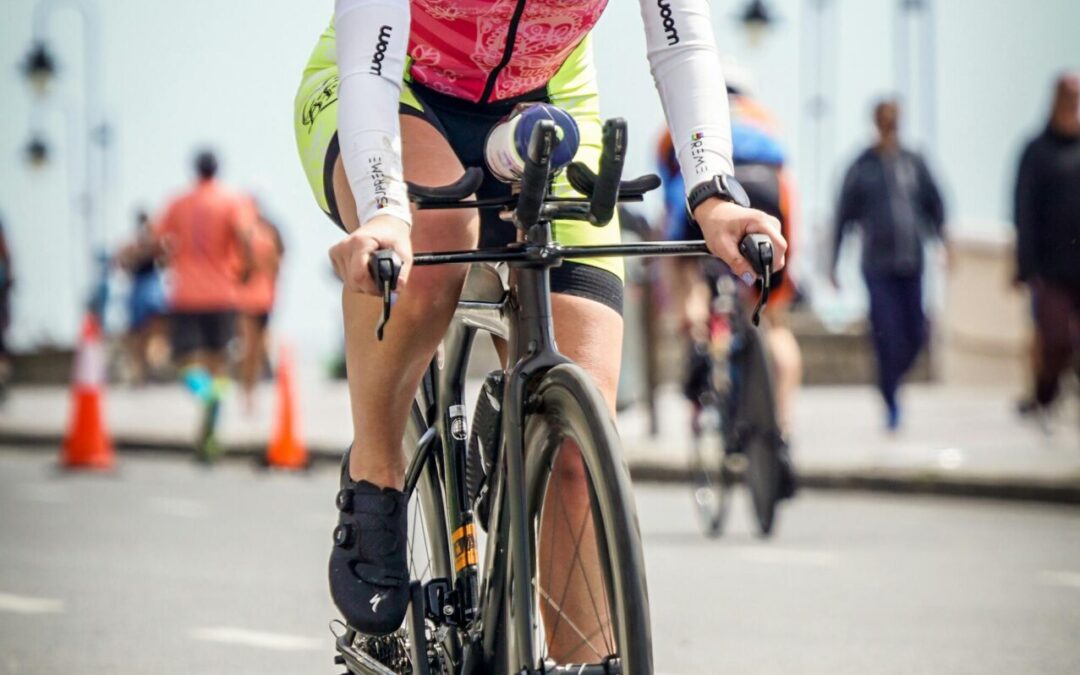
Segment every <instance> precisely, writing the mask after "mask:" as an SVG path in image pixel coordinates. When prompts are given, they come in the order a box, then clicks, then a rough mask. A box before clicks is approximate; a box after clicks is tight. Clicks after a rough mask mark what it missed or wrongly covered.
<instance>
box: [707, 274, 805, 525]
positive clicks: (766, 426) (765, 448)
mask: <svg viewBox="0 0 1080 675" xmlns="http://www.w3.org/2000/svg"><path fill="white" fill-rule="evenodd" d="M712 263H715V264H712ZM703 268H705V269H703V271H704V273H705V274H706V276H707V277H708V278H709V279H710V280H711V281H713V296H712V302H711V303H710V311H709V339H708V342H707V343H706V345H705V348H706V349H707V353H706V354H703V355H702V356H704V357H705V358H704V359H701V360H699V362H698V363H697V364H696V365H692V366H691V367H692V368H699V369H700V372H698V373H692V374H691V379H692V381H693V380H694V379H696V380H697V381H698V382H699V383H700V384H699V385H698V387H697V388H698V391H696V392H694V397H693V400H692V408H693V409H692V416H691V430H692V435H693V460H692V463H691V466H692V473H693V480H692V482H691V485H692V489H693V496H694V504H695V506H696V507H697V511H698V515H699V516H700V518H699V520H700V522H701V525H702V528H703V529H704V531H705V533H706V534H707V535H709V536H719V535H720V534H721V533H722V531H723V527H724V521H725V519H726V516H727V513H728V510H729V506H730V504H731V499H732V495H733V492H734V488H735V486H736V485H737V484H739V483H745V485H746V487H747V491H748V492H749V494H750V501H751V503H752V505H753V512H754V516H755V519H756V521H757V526H758V531H759V532H760V534H761V535H762V536H769V535H770V534H772V532H773V528H774V527H775V524H776V507H777V504H778V503H779V501H780V500H781V498H782V496H783V489H782V487H781V484H782V481H784V480H791V479H792V477H791V475H790V473H788V475H787V476H786V477H785V472H790V466H787V467H785V466H784V465H783V464H782V462H786V461H788V460H787V457H786V455H785V454H784V453H785V447H784V440H783V436H782V434H781V432H780V427H779V424H778V422H777V414H776V401H775V398H774V386H773V375H772V371H771V361H770V359H769V355H768V347H767V346H766V344H765V341H764V340H763V339H762V336H761V333H760V332H759V331H757V330H756V329H755V328H756V327H757V325H758V321H759V318H760V312H761V304H762V303H763V302H765V301H767V298H768V293H769V290H770V289H769V286H768V284H769V278H768V276H765V277H763V278H762V280H760V281H759V282H758V283H760V284H761V285H762V290H761V293H762V295H761V300H760V301H759V305H758V308H757V309H755V310H754V312H753V320H752V321H751V319H749V318H748V312H747V309H746V307H745V303H744V300H743V294H742V293H741V292H740V289H739V288H738V283H737V282H736V280H735V278H734V277H733V276H732V275H731V274H730V272H728V271H727V268H726V266H724V265H723V263H720V261H714V260H708V261H704V264H703ZM751 323H752V324H753V325H751Z"/></svg>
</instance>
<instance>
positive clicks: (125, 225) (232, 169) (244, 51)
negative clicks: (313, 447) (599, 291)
mask: <svg viewBox="0 0 1080 675" xmlns="http://www.w3.org/2000/svg"><path fill="white" fill-rule="evenodd" d="M898 2H899V0H896V1H894V0H825V1H824V3H823V4H824V5H825V6H826V15H825V16H826V18H825V22H824V23H825V24H826V28H825V31H826V34H825V42H826V43H827V44H828V45H829V50H830V51H829V53H830V58H829V66H828V68H827V73H826V77H825V81H826V82H827V84H828V90H827V92H826V95H827V104H828V110H829V115H828V116H827V117H826V118H825V119H826V121H825V124H824V125H823V127H822V129H823V133H822V136H821V138H822V141H823V151H822V153H821V156H822V160H823V161H822V165H823V167H824V171H823V172H822V173H821V176H820V177H817V178H815V176H814V175H813V170H814V162H813V160H812V156H813V155H812V151H813V147H814V145H813V138H814V137H815V135H814V134H813V133H812V131H813V127H812V126H811V120H810V117H809V114H808V110H809V106H808V100H809V96H810V92H811V88H810V87H811V85H810V81H811V75H812V73H813V69H812V67H811V65H810V64H811V63H813V60H812V55H813V51H814V41H813V40H812V39H811V35H812V31H811V28H812V26H813V23H812V21H811V20H810V15H809V11H810V8H811V7H812V6H814V5H816V4H818V0H773V1H772V2H771V3H770V5H771V6H772V7H773V8H774V9H775V11H776V13H777V14H778V15H779V17H780V23H779V24H778V25H777V26H776V27H775V28H774V30H772V31H771V32H770V33H769V34H767V35H765V36H764V38H763V39H762V41H761V42H760V44H758V45H757V46H752V45H751V44H750V43H749V41H748V40H747V39H746V36H745V35H744V34H743V32H742V29H741V28H740V27H739V26H738V25H737V23H736V22H735V20H734V16H735V14H736V13H737V11H738V9H740V8H741V7H742V6H743V5H744V4H745V0H739V1H738V2H735V1H730V2H726V1H715V2H713V3H712V7H713V23H714V26H715V30H716V35H717V39H718V42H719V44H720V50H721V52H722V53H723V54H725V55H728V56H730V57H734V58H735V59H736V60H737V61H738V62H739V63H740V64H741V65H743V66H744V67H746V68H748V69H749V70H750V71H752V73H753V80H754V82H755V91H756V92H757V94H758V96H759V98H760V99H761V100H762V101H763V102H765V103H766V104H767V105H768V106H770V107H771V108H772V109H773V111H774V112H775V113H776V114H777V116H778V117H779V118H780V120H781V122H782V124H783V126H784V130H785V141H786V145H787V147H788V149H789V153H790V157H791V161H792V166H793V168H794V170H795V172H796V177H797V179H798V180H799V182H800V185H801V187H802V191H803V193H804V199H803V201H804V205H805V206H806V209H805V211H806V214H805V215H806V222H807V225H806V232H805V233H804V235H803V241H804V242H811V241H813V240H816V239H820V238H821V237H822V236H823V233H824V232H825V230H824V229H823V228H822V227H821V223H822V222H823V218H827V216H828V208H829V204H830V203H831V202H832V200H833V198H834V195H835V191H836V177H837V174H838V173H840V172H841V171H842V170H843V168H844V163H845V162H846V161H848V160H849V159H850V158H851V157H852V156H853V155H854V154H855V153H856V152H857V151H858V150H859V149H860V147H861V146H862V145H864V144H865V143H866V142H867V141H868V140H869V135H870V126H869V122H868V117H869V106H870V103H871V101H872V100H873V99H874V98H875V97H876V96H878V95H881V94H883V93H888V92H891V91H895V90H897V89H898V88H899V85H898V82H897V72H898V70H899V68H898V66H897V63H896V59H895V58H894V38H895V36H896V35H897V33H898V30H897V13H896V6H897V5H898ZM33 5H34V3H33V2H30V1H29V0H3V2H2V3H0V100H2V101H4V112H3V124H2V125H0V217H2V218H3V221H4V225H5V228H6V231H7V233H8V237H9V239H10V241H11V244H12V247H13V249H14V255H15V265H16V271H17V275H18V284H19V285H18V288H17V293H16V296H15V298H14V302H15V323H14V327H13V330H12V336H11V337H12V340H13V342H14V343H15V345H16V346H18V347H27V346H30V345H33V344H38V343H41V342H45V341H50V340H51V341H57V342H69V341H70V340H71V339H72V337H73V335H74V331H75V327H76V325H77V322H78V315H79V309H78V301H77V299H81V297H82V292H81V291H80V294H79V295H76V293H75V291H74V288H75V284H76V283H85V280H86V278H87V270H86V267H87V264H88V263H87V262H86V260H88V258H89V256H88V254H87V253H86V239H85V236H84V235H83V233H82V228H81V225H80V224H79V223H78V221H77V220H76V219H75V211H74V205H73V204H72V202H71V201H70V199H69V197H68V186H67V178H66V176H67V173H68V171H67V168H68V165H69V163H70V162H69V160H70V159H73V158H74V159H75V160H76V163H75V168H76V169H78V166H79V165H78V164H77V157H74V156H69V155H70V153H69V152H68V148H69V147H72V148H73V149H74V147H77V146H74V145H73V144H71V143H70V139H69V136H70V135H71V134H69V133H68V131H69V129H68V127H69V126H76V125H74V124H72V125H69V124H68V122H67V120H68V118H70V119H71V120H72V122H75V121H77V120H78V119H79V117H78V105H79V101H80V100H81V89H80V87H81V81H82V76H81V72H80V70H81V68H80V63H81V53H82V51H81V49H82V47H81V42H80V37H79V32H78V30H77V21H76V20H75V19H74V17H73V15H72V14H71V13H69V12H63V11H61V12H58V13H56V14H55V16H54V20H53V21H52V23H51V25H50V30H49V41H50V43H51V45H52V48H53V50H54V52H55V53H56V56H57V59H58V61H59V62H60V66H61V68H62V71H61V79H60V81H58V82H57V83H56V86H55V87H54V91H53V93H52V95H51V97H50V99H49V101H48V102H46V103H44V104H41V105H39V106H37V107H34V106H33V105H32V102H33V99H32V96H31V93H30V91H29V88H28V87H27V86H26V84H25V83H24V82H23V81H22V77H21V75H20V73H19V72H18V70H17V64H18V63H19V62H20V61H21V59H22V58H23V55H24V53H25V51H26V50H27V48H28V46H29V44H30V41H31V12H32V7H33ZM933 5H934V6H935V23H936V34H937V40H936V43H935V44H936V49H935V51H936V64H935V67H934V73H935V74H936V90H937V106H936V111H937V112H936V128H937V138H938V139H939V144H938V145H937V146H936V147H932V148H924V149H925V150H926V151H927V153H928V156H929V157H930V160H931V163H932V166H933V167H934V168H935V169H936V170H937V173H938V175H939V177H940V179H941V182H942V183H943V185H944V186H945V190H946V194H947V196H948V205H949V211H950V220H951V221H952V223H953V227H954V230H955V231H957V232H962V233H963V232H972V233H974V234H975V235H976V236H995V235H997V234H998V233H1001V232H1008V230H1009V225H1008V224H1007V221H1008V219H1009V211H1010V208H1011V207H1010V199H1011V197H1010V194H1011V190H1012V179H1013V172H1014V170H1015V161H1016V156H1017V152H1018V151H1019V146H1020V144H1021V143H1022V142H1023V140H1024V139H1025V138H1026V137H1028V136H1030V135H1031V134H1032V133H1034V132H1035V131H1036V130H1038V129H1039V128H1040V127H1041V126H1042V125H1043V123H1044V120H1045V115H1046V111H1047V108H1048V105H1049V93H1050V83H1051V81H1052V79H1053V77H1054V75H1055V74H1056V73H1057V72H1058V71H1060V70H1062V69H1063V68H1065V67H1072V68H1080V41H1078V40H1077V35H1076V33H1077V26H1080V2H1077V1H1076V0H1028V1H1027V2H1017V1H1014V0H937V1H936V2H933ZM98 6H99V8H100V13H101V20H102V26H103V35H104V40H103V43H104V47H103V54H102V59H103V70H104V100H105V108H106V113H107V118H108V120H109V122H110V124H111V125H112V126H113V128H114V142H113V145H112V146H111V150H110V153H109V167H110V171H109V174H108V184H109V191H108V193H107V197H108V198H107V207H108V219H107V226H108V231H109V235H110V240H111V241H113V242H116V241H119V240H121V239H123V238H124V237H126V236H127V235H128V233H129V232H130V231H131V228H132V212H133V209H134V208H135V207H136V206H138V205H144V206H147V207H150V208H152V209H158V208H160V206H161V204H162V203H163V201H164V200H165V199H166V198H167V197H168V195H170V194H173V193H175V192H177V191H178V190H180V189H183V188H184V186H185V185H186V184H187V182H188V180H189V163H190V156H191V152H192V150H193V148H194V147H196V146H199V145H204V144H209V145H212V146H213V147H215V148H217V149H218V150H219V151H220V152H221V155H222V158H223V177H224V178H225V179H226V180H227V181H229V182H231V183H233V184H234V185H236V186H237V187H243V188H249V189H253V190H256V191H257V192H258V193H259V194H260V195H261V196H262V198H263V199H264V200H265V202H266V204H267V206H268V207H269V210H270V212H271V213H272V214H273V215H274V217H275V218H276V220H278V221H279V222H280V224H281V225H282V226H283V228H284V230H285V237H286V243H287V246H288V247H289V251H288V259H287V263H286V268H285V272H284V279H283V287H282V294H281V302H280V306H279V308H278V312H277V315H276V317H275V323H274V325H275V328H276V329H277V331H278V332H279V333H280V334H282V335H284V336H286V337H287V338H288V339H290V340H292V341H294V342H298V343H300V344H301V346H303V347H304V353H305V354H307V356H308V358H309V359H314V358H321V357H323V356H324V355H326V354H328V353H329V352H330V351H331V350H332V349H333V348H334V347H335V345H336V344H337V343H338V342H339V341H340V328H339V319H338V314H339V309H338V307H339V293H338V290H337V283H336V282H335V281H334V280H333V279H332V277H331V275H330V272H329V269H328V267H327V265H326V250H327V248H328V247H329V246H330V245H331V244H332V243H333V242H334V241H335V240H336V239H337V237H338V236H339V235H338V233H337V230H336V228H334V227H333V226H332V225H331V224H330V222H329V221H328V220H327V219H326V218H325V217H324V216H323V215H322V214H321V213H320V212H319V210H318V209H317V207H316V206H315V203H314V201H313V199H312V197H311V195H310V191H309V189H308V186H307V183H306V181H305V179H304V176H303V173H302V171H301V168H300V164H299V161H298V160H297V157H296V151H295V147H294V143H293V124H292V99H293V95H294V93H295V90H296V86H297V83H298V81H299V75H300V72H301V70H302V68H303V66H304V63H305V62H306V60H307V57H308V53H309V52H310V50H311V48H312V46H313V45H314V43H315V40H316V38H317V37H318V35H319V33H320V31H321V30H322V29H323V27H324V26H325V25H326V23H327V21H328V19H329V17H330V14H331V12H332V8H333V2H332V0H319V1H312V0H304V1H300V0H258V1H256V0H230V1H229V2H222V1H221V0H185V1H184V2H176V1H171V2H166V1H165V0H100V2H99V3H98ZM594 42H595V48H596V55H597V60H598V68H599V72H600V86H601V96H602V108H603V112H604V114H605V115H609V116H614V115H621V116H624V117H626V118H627V119H628V121H629V123H630V131H631V153H630V162H629V169H628V171H630V172H634V173H641V172H644V171H647V170H650V168H651V161H652V149H653V143H654V140H655V137H656V133H657V131H658V130H659V128H660V126H661V124H662V123H663V117H662V113H661V109H660V103H659V100H658V99H657V97H656V93H655V90H654V89H653V86H652V81H651V78H650V76H649V72H648V64H647V62H646V60H645V55H644V37H643V32H642V29H641V26H640V17H639V15H638V3H637V2H633V1H632V0H611V3H610V6H609V8H608V10H607V12H606V13H605V16H604V18H603V19H602V20H601V23H600V25H599V27H598V28H597V29H596V39H595V41H594ZM913 72H917V71H913ZM913 79H914V76H913ZM920 86H921V85H920ZM916 103H917V102H916ZM65 110H71V111H73V112H75V113H76V114H75V115H68V116H65ZM909 112H914V111H909ZM909 118H910V116H909ZM32 119H34V120H37V121H38V123H39V124H40V125H41V126H42V128H43V129H44V130H45V133H46V135H47V137H48V139H49V141H50V143H51V144H52V147H53V149H54V151H55V153H56V154H55V156H54V160H53V162H52V163H51V164H50V166H49V167H47V168H46V169H44V170H40V171H31V170H30V169H29V168H28V167H27V166H26V164H25V163H24V161H23V158H22V154H21V152H22V148H23V146H24V144H25V143H26V141H27V138H28V135H29V129H30V124H31V120H32ZM912 121H913V122H915V121H916V120H912ZM919 131H920V129H919V125H918V124H913V125H912V128H911V132H912V133H911V134H910V136H911V140H912V141H913V142H915V143H916V144H917V145H918V141H919V140H920V138H919V136H920V134H919V133H918V132H919ZM76 133H77V132H76ZM76 180H78V173H77V171H76ZM814 186H820V189H819V190H818V191H815V190H814V189H813V188H814Z"/></svg>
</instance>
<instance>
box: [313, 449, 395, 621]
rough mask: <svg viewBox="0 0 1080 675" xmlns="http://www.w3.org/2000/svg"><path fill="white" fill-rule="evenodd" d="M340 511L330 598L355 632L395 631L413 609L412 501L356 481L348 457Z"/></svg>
mask: <svg viewBox="0 0 1080 675" xmlns="http://www.w3.org/2000/svg"><path fill="white" fill-rule="evenodd" d="M337 508H338V511H339V512H340V513H339V517H338V526H337V527H336V528H335V529H334V548H333V550H332V551H331V552H330V595H331V597H332V598H333V599H334V604H335V605H337V608H338V609H339V610H340V611H341V614H342V616H344V617H345V622H346V623H348V624H349V626H351V627H352V628H354V629H356V631H357V632H359V633H364V634H366V635H386V634H388V633H392V632H394V631H395V630H396V629H397V628H398V627H399V626H401V622H402V621H403V620H404V619H405V612H406V610H407V609H408V606H409V561H408V556H407V552H408V528H407V524H406V515H407V513H408V498H407V497H406V495H405V493H404V492H401V491H399V490H394V489H393V488H380V487H378V486H377V485H373V484H371V483H369V482H367V481H360V482H359V483H354V482H352V480H350V479H349V473H348V453H346V455H345V462H344V466H343V467H342V475H341V490H339V491H338V494H337Z"/></svg>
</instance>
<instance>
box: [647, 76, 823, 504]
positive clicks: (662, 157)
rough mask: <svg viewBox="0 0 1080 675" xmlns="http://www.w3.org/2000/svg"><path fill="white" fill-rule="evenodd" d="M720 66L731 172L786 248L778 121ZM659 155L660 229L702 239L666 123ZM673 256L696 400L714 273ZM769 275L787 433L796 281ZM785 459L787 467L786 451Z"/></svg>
mask: <svg viewBox="0 0 1080 675" xmlns="http://www.w3.org/2000/svg"><path fill="white" fill-rule="evenodd" d="M724 71H725V73H724V74H725V78H726V87H727V91H728V100H729V103H730V109H731V129H732V153H733V159H734V162H735V176H736V177H737V178H738V180H739V182H740V184H741V185H742V186H743V187H744V188H745V189H746V193H747V195H748V196H749V197H750V203H751V205H753V206H754V207H755V208H758V209H761V210H762V211H764V212H766V213H768V214H770V215H773V216H774V217H776V218H777V220H778V221H779V223H780V227H781V232H782V234H783V236H784V238H785V240H786V241H787V242H788V245H789V249H788V251H789V253H790V251H791V249H790V244H791V241H792V238H793V237H792V231H793V230H794V229H795V224H796V223H795V214H796V208H795V189H794V184H793V182H792V180H791V177H790V175H789V174H788V173H787V171H786V169H785V168H784V160H785V157H784V150H783V148H782V147H781V145H780V142H779V140H778V138H777V137H778V133H777V123H776V121H775V120H774V118H773V116H772V114H771V113H770V112H769V111H768V110H767V109H766V108H765V107H764V106H762V105H761V104H760V103H758V102H757V101H755V100H754V98H753V97H752V96H751V95H750V93H749V84H748V78H747V75H746V73H744V72H743V71H742V70H741V69H740V68H738V67H737V66H734V65H732V64H725V68H724ZM657 162H658V167H659V173H660V175H661V177H662V178H663V180H664V206H665V212H664V233H663V234H664V237H665V238H667V239H671V240H683V239H700V238H701V237H702V232H701V228H700V227H699V226H698V224H697V223H696V222H695V221H694V219H693V218H691V217H690V215H689V214H688V213H687V210H686V200H685V199H683V197H682V193H683V191H684V187H683V177H682V175H681V172H680V169H679V158H678V157H677V156H676V154H675V152H674V146H673V143H672V141H671V135H670V134H669V133H668V132H666V131H665V132H664V133H662V134H661V138H660V142H659V145H658V148H657ZM789 257H790V256H789ZM670 263H671V267H670V272H671V274H670V279H669V282H670V284H671V287H672V296H673V297H675V298H679V307H678V311H679V316H680V324H681V326H682V328H683V330H684V332H685V334H686V336H687V339H688V342H689V345H688V355H689V357H688V360H687V373H686V380H685V386H684V391H685V393H686V395H687V397H688V398H690V399H691V400H696V399H697V397H698V395H699V394H700V393H701V390H702V388H703V387H706V386H708V373H709V368H710V367H711V364H710V362H709V350H708V347H707V345H706V343H707V341H708V338H709V334H708V331H709V328H708V321H709V304H710V303H711V301H712V300H711V298H712V281H713V279H715V274H714V273H712V272H713V271H712V270H706V273H703V267H702V264H701V261H700V260H697V259H694V258H672V259H671V260H670ZM789 269H790V268H789ZM710 277H712V278H710ZM771 281H772V283H771V286H772V293H771V294H770V296H769V304H768V305H767V306H766V308H765V314H766V316H767V317H768V319H769V322H768V332H767V333H766V339H767V340H768V344H769V355H770V357H771V360H772V363H773V369H774V376H775V380H776V412H777V419H778V422H779V424H780V428H781V430H782V432H784V434H785V435H786V433H787V431H788V429H789V428H790V419H791V407H792V400H793V398H794V395H795V392H796V391H797V389H798V387H799V383H800V382H801V381H802V355H801V353H800V351H799V344H798V342H796V340H795V336H794V335H793V334H792V332H791V329H790V328H789V327H788V321H787V311H788V308H789V307H790V305H791V302H792V300H793V299H794V297H795V288H794V282H793V281H792V279H791V275H790V274H789V273H787V271H785V272H778V273H776V274H774V275H773V277H772V280H771ZM785 443H786V441H785ZM784 460H785V462H784V465H785V467H788V457H787V456H786V453H785V457H784ZM788 478H790V477H788ZM793 488H794V482H793V481H790V480H788V481H785V489H784V490H783V491H782V492H785V493H791V491H792V490H793ZM788 496H790V494H788Z"/></svg>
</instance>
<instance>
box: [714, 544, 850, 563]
mask: <svg viewBox="0 0 1080 675" xmlns="http://www.w3.org/2000/svg"><path fill="white" fill-rule="evenodd" d="M731 551H732V553H734V554H735V555H736V556H737V557H739V558H742V559H743V560H746V561H747V562H752V563H763V564H767V565H806V566H811V567H826V566H828V565H835V564H836V562H837V560H838V556H837V555H836V554H835V553H832V552H830V551H800V550H798V549H793V548H777V547H774V546H739V547H734V548H732V549H731Z"/></svg>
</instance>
